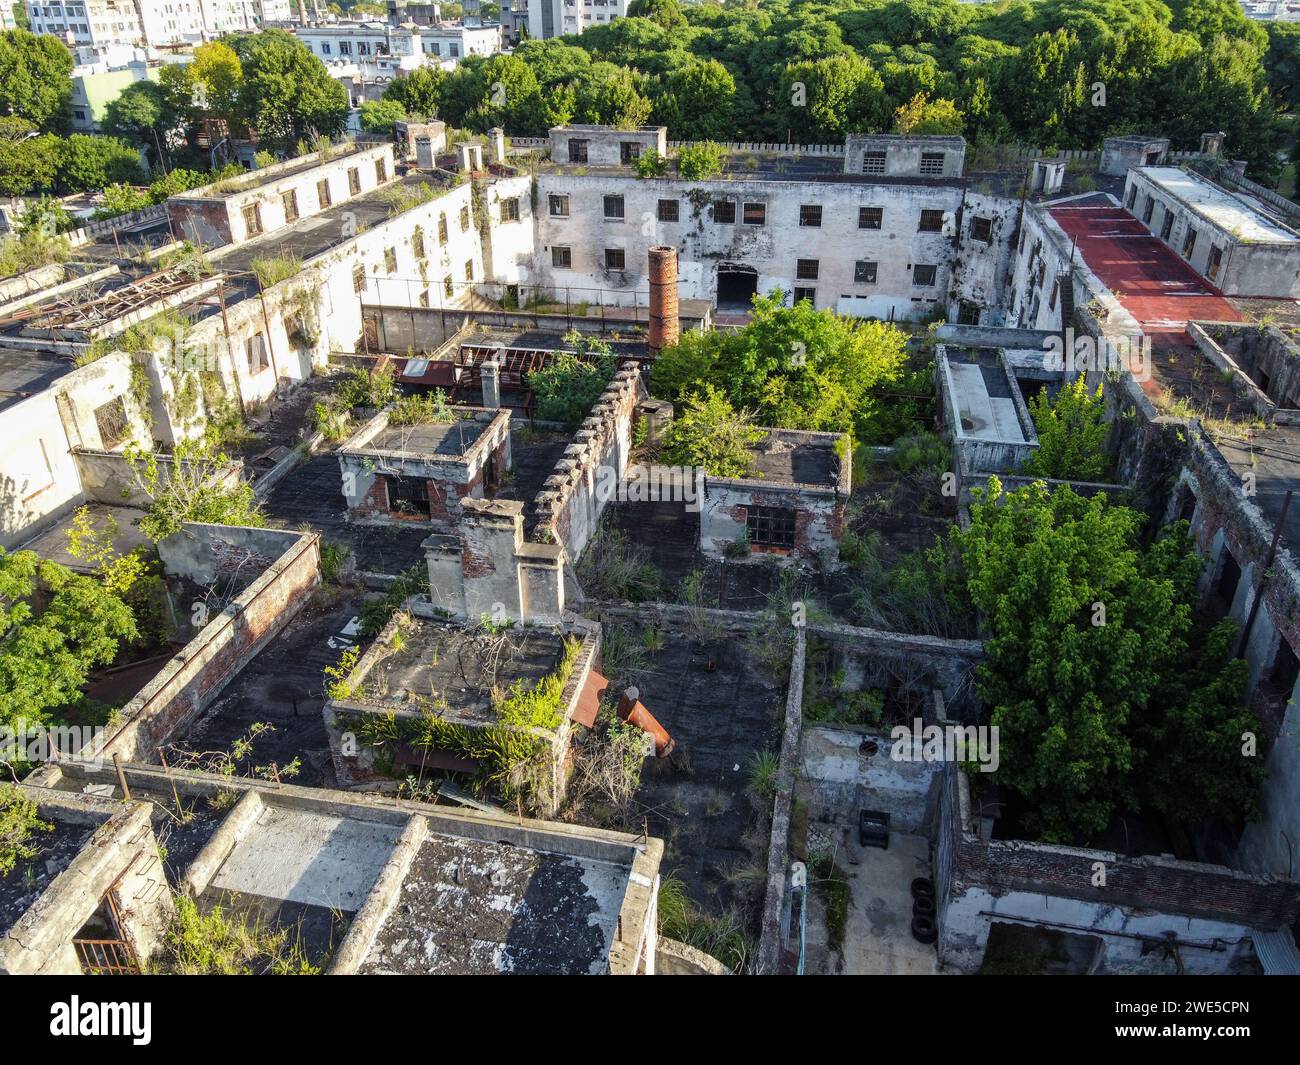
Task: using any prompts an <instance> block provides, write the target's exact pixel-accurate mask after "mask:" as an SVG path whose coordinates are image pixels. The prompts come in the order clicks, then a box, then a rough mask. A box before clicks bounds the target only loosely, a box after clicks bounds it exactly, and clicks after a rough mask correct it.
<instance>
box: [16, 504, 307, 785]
mask: <svg viewBox="0 0 1300 1065" xmlns="http://www.w3.org/2000/svg"><path fill="white" fill-rule="evenodd" d="M276 535H277V534H276V533H275V531H274V530H265V529H237V528H232V527H230V526H211V525H199V524H193V523H186V525H185V526H184V527H183V528H182V530H181V531H180V532H179V533H177V534H175V540H174V542H172V543H170V544H168V541H166V540H165V541H163V543H164V544H166V545H167V546H166V547H162V546H160V552H163V551H166V553H167V554H168V555H170V556H171V557H172V558H173V560H174V561H176V563H177V564H178V565H180V566H181V567H182V568H183V569H184V570H186V571H187V572H189V573H191V574H193V573H198V574H204V573H213V574H214V575H215V574H216V573H217V572H219V571H224V570H227V569H228V568H229V566H230V565H232V564H234V563H235V560H236V559H237V558H245V557H246V556H247V553H248V552H249V551H256V550H258V549H262V550H273V544H274V539H275V537H276ZM278 536H280V537H283V538H284V539H285V540H286V541H287V546H286V547H285V548H284V550H283V551H282V553H281V554H280V555H279V557H277V558H275V560H274V561H273V562H272V563H271V564H270V565H269V566H267V567H266V569H265V570H264V571H263V572H262V574H261V575H260V576H259V577H258V578H257V579H256V580H254V581H253V582H252V583H251V584H249V586H248V587H247V588H245V589H244V591H242V592H241V593H240V594H239V595H238V596H236V597H235V599H234V600H233V601H232V602H231V603H230V605H229V606H227V607H226V608H225V609H224V610H222V612H221V613H220V614H218V615H217V616H216V617H214V618H212V620H211V621H209V622H208V623H207V624H206V625H204V626H203V628H202V629H201V630H200V631H199V633H198V635H196V636H195V637H194V638H193V639H192V640H190V642H189V643H187V644H186V645H185V646H184V647H183V648H182V649H181V650H180V652H178V653H177V654H176V656H175V657H173V658H172V660H171V661H170V662H168V663H167V665H166V666H164V667H163V669H162V670H161V671H160V672H159V673H158V675H157V676H155V677H154V678H153V680H151V681H150V682H149V683H148V684H147V685H145V687H144V688H142V689H141V690H140V692H139V693H138V694H137V695H136V696H135V698H134V699H132V700H131V701H130V702H129V703H127V704H126V706H124V707H123V708H122V712H121V724H119V725H118V726H117V728H115V729H113V730H111V731H108V732H105V733H104V734H103V735H102V736H99V737H97V738H96V739H95V740H94V741H92V743H91V744H90V745H88V746H87V747H86V748H85V749H84V750H83V751H82V752H81V754H82V756H83V757H87V758H107V757H110V756H112V755H114V754H116V755H118V756H120V757H121V758H123V759H125V760H128V761H137V762H147V761H152V760H154V759H155V758H156V757H157V749H158V748H159V747H161V746H163V745H165V744H167V743H169V742H170V741H171V740H172V739H173V738H174V737H175V736H177V735H178V734H179V733H180V732H181V731H183V730H184V729H185V728H186V727H187V726H188V725H189V724H190V723H191V722H193V721H194V720H195V719H196V718H197V717H198V716H199V715H200V714H201V713H202V712H203V711H204V710H205V709H207V707H208V706H209V705H211V703H212V701H213V700H214V699H215V698H216V697H217V696H218V695H219V694H220V693H221V691H222V690H223V689H224V688H225V686H226V685H227V684H228V683H229V682H230V681H231V679H232V678H233V677H234V676H235V675H236V674H237V673H238V672H239V671H240V670H241V669H242V668H243V667H244V666H245V665H246V664H247V663H248V662H249V661H250V660H251V659H252V658H253V657H255V656H256V655H257V653H258V652H259V651H261V650H262V648H263V647H265V646H266V645H267V644H268V643H269V642H270V641H271V640H272V639H273V638H274V637H275V636H276V635H277V634H278V633H279V632H281V631H282V630H283V629H284V627H285V626H286V625H287V624H288V623H289V622H290V621H292V620H293V618H294V617H295V616H296V615H297V613H298V611H299V610H301V609H302V608H303V606H304V605H306V603H307V600H308V599H309V598H310V597H311V594H312V592H313V590H314V589H315V588H316V586H317V585H318V584H319V583H320V537H319V536H318V535H317V534H315V533H298V534H294V533H279V534H278ZM241 541H242V543H241ZM204 552H209V553H210V560H205V559H204V558H203V554H204ZM37 772H38V773H39V772H42V770H38V771H37Z"/></svg>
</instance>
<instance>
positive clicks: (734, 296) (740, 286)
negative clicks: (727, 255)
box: [718, 264, 758, 311]
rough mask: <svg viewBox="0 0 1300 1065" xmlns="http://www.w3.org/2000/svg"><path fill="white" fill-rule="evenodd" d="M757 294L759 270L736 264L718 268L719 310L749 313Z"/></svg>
mask: <svg viewBox="0 0 1300 1065" xmlns="http://www.w3.org/2000/svg"><path fill="white" fill-rule="evenodd" d="M757 294H758V271H757V270H754V269H752V268H750V267H748V266H738V265H735V264H728V265H725V266H719V267H718V310H728V311H747V310H749V309H750V307H751V306H752V304H753V299H754V297H755V296H756V295H757Z"/></svg>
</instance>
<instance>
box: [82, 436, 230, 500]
mask: <svg viewBox="0 0 1300 1065" xmlns="http://www.w3.org/2000/svg"><path fill="white" fill-rule="evenodd" d="M73 459H74V460H75V462H76V465H77V474H78V476H79V477H80V478H81V484H82V490H83V492H84V494H85V497H86V499H89V500H91V501H93V502H96V503H105V504H108V505H109V506H117V507H123V506H126V507H139V508H142V509H143V508H147V507H148V506H149V504H150V502H151V499H150V496H149V493H148V492H146V491H145V482H144V479H143V476H142V472H143V469H144V466H143V463H141V465H140V466H139V468H137V467H135V466H133V465H132V464H131V463H130V462H128V461H127V459H126V456H125V455H123V454H121V453H120V452H108V451H82V450H78V451H75V452H73ZM156 461H157V464H158V465H157V468H158V485H159V489H160V490H165V488H166V486H167V485H168V484H169V483H170V481H171V471H172V469H173V465H174V461H175V460H174V459H173V458H172V456H170V455H158V456H157V457H156ZM242 470H243V463H242V462H231V463H227V464H226V465H225V466H223V467H222V468H221V469H220V470H219V471H218V473H217V475H216V476H215V477H214V483H215V484H217V485H220V486H223V487H227V488H233V487H234V486H235V485H237V484H238V483H239V481H240V478H241V475H242Z"/></svg>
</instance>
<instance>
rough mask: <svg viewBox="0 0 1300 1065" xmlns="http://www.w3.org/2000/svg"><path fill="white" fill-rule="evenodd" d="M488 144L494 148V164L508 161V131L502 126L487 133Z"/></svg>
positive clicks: (495, 127) (494, 127)
mask: <svg viewBox="0 0 1300 1065" xmlns="http://www.w3.org/2000/svg"><path fill="white" fill-rule="evenodd" d="M487 135H488V144H489V145H490V146H491V148H492V162H494V163H504V162H505V161H506V131H505V130H503V129H502V128H501V127H500V126H493V127H492V128H491V129H490V130H488V132H487Z"/></svg>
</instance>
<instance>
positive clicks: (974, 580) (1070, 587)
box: [951, 478, 1263, 842]
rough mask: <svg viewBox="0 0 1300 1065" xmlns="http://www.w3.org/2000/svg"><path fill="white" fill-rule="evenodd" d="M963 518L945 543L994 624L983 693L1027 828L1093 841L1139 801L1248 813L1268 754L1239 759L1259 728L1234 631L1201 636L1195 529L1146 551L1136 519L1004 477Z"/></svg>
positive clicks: (1005, 775) (1004, 771)
mask: <svg viewBox="0 0 1300 1065" xmlns="http://www.w3.org/2000/svg"><path fill="white" fill-rule="evenodd" d="M970 513H971V524H970V527H969V528H967V529H955V530H954V531H953V533H952V534H951V535H952V543H953V544H954V546H955V549H956V553H957V556H958V558H959V559H960V564H961V566H962V568H963V570H964V574H965V584H966V589H967V591H968V593H969V595H970V598H971V601H972V603H973V605H974V606H975V608H976V609H977V610H979V611H980V613H981V615H982V616H983V618H984V622H985V624H986V626H987V627H988V630H989V637H988V639H987V641H986V643H985V654H986V658H985V661H984V663H983V664H982V665H981V667H980V669H979V687H980V696H981V698H982V699H983V701H984V703H985V705H986V706H987V707H988V710H989V714H990V723H991V724H992V725H994V726H996V727H997V728H998V730H999V742H1000V748H1001V765H1000V768H999V769H998V771H997V774H996V779H997V782H998V783H999V784H1002V785H1005V786H1006V787H1008V788H1010V789H1011V790H1012V791H1014V792H1016V793H1017V794H1018V795H1019V796H1021V798H1022V799H1023V800H1024V805H1025V808H1026V811H1027V813H1026V821H1027V824H1028V826H1029V828H1030V830H1031V831H1034V832H1036V833H1037V834H1039V835H1040V836H1042V837H1043V838H1045V839H1049V840H1056V841H1063V842H1086V841H1088V839H1089V838H1091V837H1092V836H1095V835H1096V834H1098V833H1100V832H1102V831H1103V830H1104V829H1105V828H1106V827H1107V826H1108V825H1109V823H1110V821H1111V819H1112V818H1113V817H1114V815H1115V814H1117V813H1120V812H1123V811H1124V810H1126V809H1134V808H1137V807H1139V806H1142V805H1148V806H1153V807H1155V808H1158V809H1163V810H1166V811H1167V812H1171V813H1174V814H1176V815H1178V816H1182V817H1187V812H1188V810H1189V809H1195V810H1197V811H1198V813H1199V814H1200V816H1202V817H1205V818H1212V817H1218V818H1222V819H1225V820H1228V821H1234V820H1237V819H1240V818H1243V817H1249V816H1250V815H1251V814H1252V813H1253V812H1254V811H1255V803H1256V796H1257V793H1258V785H1259V781H1260V779H1261V777H1262V774H1263V752H1262V749H1261V750H1259V751H1257V752H1254V753H1253V754H1251V755H1247V754H1245V753H1244V752H1243V737H1244V735H1245V734H1247V733H1255V732H1258V730H1259V726H1258V721H1257V719H1255V718H1254V716H1253V715H1252V714H1251V713H1250V712H1249V711H1247V710H1246V709H1245V708H1244V707H1243V706H1242V705H1241V698H1242V695H1243V693H1244V690H1245V679H1246V678H1245V672H1244V668H1243V663H1241V662H1239V661H1236V660H1234V659H1232V658H1231V654H1230V650H1229V648H1230V647H1231V643H1232V638H1233V636H1234V635H1235V624H1234V623H1233V622H1231V621H1228V622H1226V623H1225V624H1224V625H1223V626H1221V627H1219V628H1216V629H1214V630H1213V631H1212V632H1211V633H1210V635H1209V637H1208V638H1203V637H1201V636H1200V635H1198V634H1197V633H1196V632H1195V628H1194V622H1193V615H1192V604H1193V603H1194V602H1195V599H1196V582H1197V578H1198V577H1199V575H1200V573H1201V569H1202V561H1201V559H1200V558H1199V557H1198V556H1197V555H1196V554H1195V552H1194V551H1193V550H1192V546H1191V542H1190V540H1189V537H1188V535H1187V525H1186V523H1185V522H1179V523H1176V524H1175V525H1174V526H1171V527H1170V528H1169V529H1168V530H1166V532H1165V535H1163V536H1162V537H1161V538H1160V539H1158V540H1157V541H1156V542H1155V543H1154V544H1152V545H1151V546H1150V547H1148V548H1145V549H1143V548H1142V547H1141V546H1140V543H1139V530H1140V529H1141V526H1142V523H1143V516H1142V515H1140V514H1139V513H1137V512H1136V511H1133V510H1129V509H1127V508H1125V507H1121V506H1115V505H1112V504H1110V503H1108V502H1107V501H1106V498H1105V497H1104V496H1102V495H1097V496H1093V497H1092V498H1085V497H1083V496H1081V495H1078V494H1077V493H1075V492H1074V491H1073V490H1072V489H1071V488H1070V487H1069V486H1068V485H1061V486H1059V487H1058V488H1056V489H1055V490H1054V491H1052V492H1049V491H1048V489H1047V486H1046V485H1045V484H1044V483H1043V482H1041V481H1037V482H1033V483H1031V484H1028V485H1025V486H1023V487H1021V488H1018V489H1016V490H1015V491H1012V492H1006V491H1004V489H1003V488H1002V485H1001V484H1000V483H999V481H998V480H997V478H991V479H990V481H989V486H988V488H987V490H983V489H977V490H976V498H975V502H974V503H973V504H972V506H971V512H970ZM1166 788H1172V789H1173V790H1172V791H1168V792H1167V791H1166V790H1165V789H1166ZM1188 795H1191V796H1193V798H1190V799H1187V801H1186V805H1182V806H1177V805H1171V804H1176V803H1179V802H1181V801H1182V800H1181V799H1180V798H1178V797H1179V796H1182V797H1184V798H1186V797H1187V796H1188Z"/></svg>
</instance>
